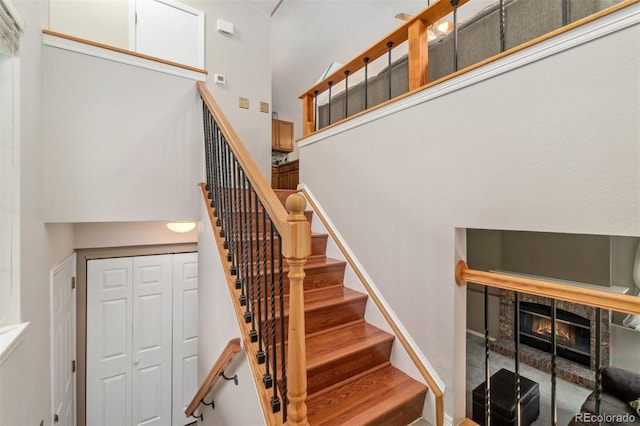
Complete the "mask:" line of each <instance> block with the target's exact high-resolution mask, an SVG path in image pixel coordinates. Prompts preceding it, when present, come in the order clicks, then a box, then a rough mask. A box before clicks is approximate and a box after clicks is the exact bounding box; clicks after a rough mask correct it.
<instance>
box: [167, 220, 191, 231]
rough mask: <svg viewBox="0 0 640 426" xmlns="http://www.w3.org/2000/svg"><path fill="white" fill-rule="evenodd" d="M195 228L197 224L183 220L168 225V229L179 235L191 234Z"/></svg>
mask: <svg viewBox="0 0 640 426" xmlns="http://www.w3.org/2000/svg"><path fill="white" fill-rule="evenodd" d="M195 227H196V223H195V222H192V221H190V220H181V221H177V222H169V223H167V228H169V229H170V230H172V231H173V232H179V233H184V232H189V231H191V230H192V229H193V228H195Z"/></svg>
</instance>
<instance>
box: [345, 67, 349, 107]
mask: <svg viewBox="0 0 640 426" xmlns="http://www.w3.org/2000/svg"><path fill="white" fill-rule="evenodd" d="M347 117H349V70H346V71H345V72H344V118H347Z"/></svg>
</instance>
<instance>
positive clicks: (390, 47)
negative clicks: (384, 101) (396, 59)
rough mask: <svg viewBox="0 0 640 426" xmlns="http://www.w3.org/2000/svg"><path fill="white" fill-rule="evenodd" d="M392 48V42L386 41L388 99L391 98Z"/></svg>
mask: <svg viewBox="0 0 640 426" xmlns="http://www.w3.org/2000/svg"><path fill="white" fill-rule="evenodd" d="M392 48H393V42H392V41H390V42H388V43H387V50H388V51H389V53H388V57H387V62H388V64H387V68H388V70H389V99H391V49H392Z"/></svg>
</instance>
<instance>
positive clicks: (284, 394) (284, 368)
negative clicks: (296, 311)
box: [278, 232, 288, 422]
mask: <svg viewBox="0 0 640 426" xmlns="http://www.w3.org/2000/svg"><path fill="white" fill-rule="evenodd" d="M282 262H283V259H282V236H281V235H280V233H279V232H278V285H279V287H280V288H279V293H280V358H281V359H282V379H281V382H282V419H283V421H285V422H286V421H287V403H288V401H287V366H286V357H285V355H286V353H285V352H286V351H285V345H284V343H285V337H284V276H283V270H282V268H283V264H282Z"/></svg>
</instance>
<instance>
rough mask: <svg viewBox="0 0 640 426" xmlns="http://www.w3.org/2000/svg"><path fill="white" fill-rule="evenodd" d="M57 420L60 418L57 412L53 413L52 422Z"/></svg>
mask: <svg viewBox="0 0 640 426" xmlns="http://www.w3.org/2000/svg"><path fill="white" fill-rule="evenodd" d="M58 420H60V418H59V417H58V415H57V414H54V415H53V422H54V423H58Z"/></svg>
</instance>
